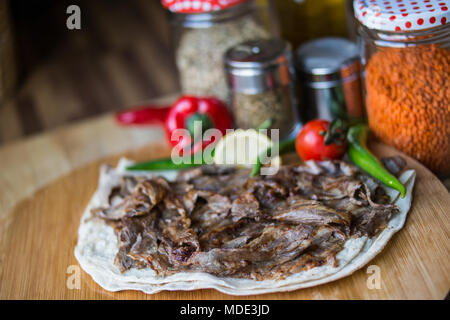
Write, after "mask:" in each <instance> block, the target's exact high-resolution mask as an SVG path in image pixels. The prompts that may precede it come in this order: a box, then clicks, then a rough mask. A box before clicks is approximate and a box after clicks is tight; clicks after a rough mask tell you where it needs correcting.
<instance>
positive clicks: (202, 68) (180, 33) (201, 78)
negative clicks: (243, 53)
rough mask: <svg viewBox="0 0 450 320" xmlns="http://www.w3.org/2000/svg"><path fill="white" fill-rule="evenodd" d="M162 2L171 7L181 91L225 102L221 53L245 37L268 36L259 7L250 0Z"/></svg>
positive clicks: (169, 0) (269, 29)
mask: <svg viewBox="0 0 450 320" xmlns="http://www.w3.org/2000/svg"><path fill="white" fill-rule="evenodd" d="M162 3H163V5H164V6H165V7H167V8H168V9H170V10H171V14H170V20H171V23H172V29H173V30H172V31H173V32H172V35H173V43H174V47H175V48H174V50H175V58H176V65H177V67H178V71H179V76H180V82H181V88H182V91H183V93H185V94H194V95H201V96H205V95H206V96H215V97H217V98H219V99H221V100H223V101H226V102H227V99H228V88H227V85H226V81H225V75H224V70H223V55H224V53H225V52H226V51H227V50H228V49H229V48H231V47H232V46H234V45H236V44H238V43H240V42H243V41H245V40H250V39H260V38H269V37H271V35H272V32H271V30H272V28H271V26H270V25H269V24H268V23H267V21H265V20H264V21H263V15H262V12H261V10H262V9H261V8H260V7H257V6H256V5H255V4H254V2H253V0H246V1H243V0H220V1H219V0H196V1H186V0H183V1H181V0H180V1H177V0H163V1H162ZM264 17H267V14H266V15H264ZM266 20H267V19H266Z"/></svg>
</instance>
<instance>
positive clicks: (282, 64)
mask: <svg viewBox="0 0 450 320" xmlns="http://www.w3.org/2000/svg"><path fill="white" fill-rule="evenodd" d="M225 69H226V72H227V80H228V84H229V87H230V91H231V92H230V96H231V99H230V100H231V103H230V106H231V109H232V112H233V116H234V121H235V124H236V125H237V127H239V128H242V129H250V128H258V127H259V126H260V125H261V124H263V123H264V122H266V121H267V120H270V121H271V126H270V129H279V130H280V131H279V138H280V139H284V138H287V137H290V136H294V135H295V134H296V133H297V132H298V130H299V126H300V125H299V118H298V99H297V92H298V91H297V84H296V80H295V69H294V63H293V55H292V48H291V45H290V44H289V43H288V42H286V41H284V40H281V39H267V40H250V41H246V42H243V43H240V44H238V45H237V46H235V47H233V48H231V49H229V50H228V51H227V53H226V54H225ZM269 132H270V131H269Z"/></svg>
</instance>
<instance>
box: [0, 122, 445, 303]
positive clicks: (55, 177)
mask: <svg viewBox="0 0 450 320" xmlns="http://www.w3.org/2000/svg"><path fill="white" fill-rule="evenodd" d="M164 141H165V136H164V131H163V130H162V129H161V128H160V127H157V126H155V127H147V128H142V127H141V128H123V127H119V126H117V125H116V124H115V122H114V119H113V117H112V115H105V116H101V117H98V118H93V119H91V120H88V121H85V122H81V123H78V124H74V125H71V126H68V127H65V128H61V129H57V130H54V131H51V132H48V133H44V134H41V135H38V136H35V137H32V138H30V139H28V140H23V141H20V142H16V143H12V144H7V145H5V146H2V147H0V298H3V299H5V298H6V299H9V298H13V299H15V298H19V299H37V298H44V299H58V298H59V299H230V298H233V297H232V296H227V295H224V294H221V293H219V292H217V291H215V290H196V291H192V292H162V293H160V294H156V295H144V294H142V293H140V292H120V293H109V292H107V291H105V290H103V289H102V288H101V287H99V286H98V285H97V284H96V283H94V282H93V281H92V279H91V278H90V277H89V276H87V275H86V274H85V273H84V272H82V274H83V276H82V279H83V281H82V288H81V289H80V290H69V289H68V288H67V286H66V280H67V276H68V275H67V272H66V271H67V270H66V269H67V266H68V265H77V262H76V259H75V258H74V256H73V248H74V245H75V243H76V237H77V235H76V230H77V228H78V223H79V219H80V217H81V214H82V211H83V207H84V206H85V205H86V204H87V201H88V200H89V197H90V196H91V194H92V192H93V191H94V189H95V182H96V179H97V177H98V171H97V170H98V166H99V164H100V162H101V159H104V158H108V159H109V161H113V160H114V161H115V160H117V158H118V155H120V154H124V153H125V152H127V151H129V150H139V151H138V152H136V151H135V152H134V154H133V153H131V155H132V156H133V155H134V156H135V157H136V159H139V158H142V157H158V156H160V155H161V154H162V153H164V152H166V153H167V152H168V149H167V147H164ZM373 147H374V151H375V152H376V153H377V154H382V155H392V154H395V153H397V151H395V150H393V149H392V148H389V147H387V146H384V145H381V144H377V145H374V146H373ZM112 159H113V160H112ZM407 161H408V167H410V168H414V169H416V171H417V174H418V177H417V182H416V188H415V197H414V203H413V207H412V210H411V211H410V213H409V217H408V220H407V223H406V226H405V228H404V229H403V230H401V231H400V232H399V234H397V235H395V236H394V237H393V239H391V242H390V243H389V245H388V246H387V248H386V249H385V250H384V251H383V252H382V253H381V254H380V255H379V256H377V257H376V258H375V259H374V260H373V261H372V262H371V263H370V264H375V265H378V266H380V268H381V270H382V274H381V279H382V288H381V289H380V290H369V289H368V288H367V285H366V281H367V277H368V276H369V275H368V274H367V270H366V268H363V269H361V270H359V271H358V272H356V273H355V274H354V275H352V276H350V277H347V278H344V279H342V280H338V281H336V282H333V283H330V284H326V285H322V286H319V287H317V288H310V289H305V290H297V291H294V292H289V293H280V294H269V295H262V296H252V297H248V298H260V299H384V298H387V299H403V298H407V299H443V298H444V297H445V296H446V295H447V292H448V289H449V288H450V261H449V259H448V257H449V256H450V247H449V244H450V241H449V240H450V230H449V228H450V220H449V219H450V215H449V211H450V197H449V193H448V191H447V190H446V189H445V187H444V186H443V185H442V183H441V182H440V181H439V180H438V179H437V178H436V177H435V176H434V175H433V174H432V173H431V172H430V171H428V170H427V169H425V168H424V167H423V166H421V165H420V164H419V163H418V162H416V161H414V160H412V159H410V158H407ZM81 186H86V187H85V188H84V187H81ZM56 192H59V194H61V198H60V199H59V200H58V201H56V202H52V199H53V198H54V194H55V193H56ZM71 202H73V203H71ZM68 207H70V208H71V209H68ZM66 211H67V212H66ZM63 214H66V216H64V215H63ZM41 215H42V216H41ZM47 227H48V228H50V229H46V228H47ZM21 239H24V240H23V241H21ZM42 268H44V269H45V270H42ZM47 268H48V269H49V270H52V271H51V272H50V271H49V270H47ZM43 272H44V273H43ZM244 298H246V297H244Z"/></svg>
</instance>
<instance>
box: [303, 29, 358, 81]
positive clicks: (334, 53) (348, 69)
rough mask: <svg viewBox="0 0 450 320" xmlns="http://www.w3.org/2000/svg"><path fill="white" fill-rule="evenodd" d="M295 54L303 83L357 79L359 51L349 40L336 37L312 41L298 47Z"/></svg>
mask: <svg viewBox="0 0 450 320" xmlns="http://www.w3.org/2000/svg"><path fill="white" fill-rule="evenodd" d="M296 54H297V68H298V69H299V72H300V76H301V78H302V81H303V82H306V83H320V82H332V83H335V82H340V81H342V80H345V79H346V78H349V77H352V76H353V77H359V71H360V58H359V50H358V47H357V46H356V44H355V43H353V42H352V41H350V40H347V39H344V38H336V37H329V38H321V39H317V40H312V41H309V42H307V43H305V44H303V45H302V46H300V47H299V48H298V49H297V52H296ZM330 85H331V83H330Z"/></svg>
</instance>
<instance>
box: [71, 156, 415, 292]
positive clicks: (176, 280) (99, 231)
mask: <svg viewBox="0 0 450 320" xmlns="http://www.w3.org/2000/svg"><path fill="white" fill-rule="evenodd" d="M130 163H131V162H130V161H128V160H126V159H122V160H120V162H119V164H118V166H117V168H116V169H112V170H111V169H110V170H106V167H103V168H102V169H101V172H100V178H99V186H98V189H97V191H96V192H95V194H94V195H93V197H92V199H91V201H90V202H89V204H88V206H87V208H86V210H85V212H84V214H83V216H82V218H81V223H80V228H79V231H78V243H77V246H76V247H75V257H76V258H77V260H78V262H79V263H80V265H81V267H82V268H83V269H84V270H85V271H86V272H87V273H88V274H90V275H91V276H92V278H93V279H94V281H95V282H97V283H98V284H99V285H100V286H102V287H103V288H104V289H106V290H108V291H121V290H140V291H143V292H145V293H148V294H151V293H156V292H159V291H162V290H195V289H207V288H211V289H216V290H218V291H221V292H223V293H227V294H232V295H250V294H262V293H269V292H281V291H291V290H296V289H301V288H307V287H312V286H316V285H320V284H323V283H327V282H331V281H334V280H337V279H340V278H343V277H346V276H348V275H351V274H352V273H353V272H355V271H356V270H358V269H360V268H362V267H363V266H364V265H366V264H367V263H368V262H369V261H370V260H372V259H373V258H374V257H375V256H376V255H377V254H378V253H379V252H381V251H382V250H383V248H384V246H385V245H386V244H387V242H388V241H389V239H390V238H391V237H392V236H393V235H394V233H395V232H397V231H398V230H400V229H401V228H402V227H403V225H404V223H405V220H406V216H407V213H408V211H409V208H410V206H411V201H412V190H413V187H414V182H415V177H416V173H415V171H414V170H408V171H406V172H404V173H403V174H402V175H401V176H400V181H401V182H402V183H404V184H405V186H406V188H407V194H406V197H405V198H403V199H402V198H401V197H400V195H399V193H398V192H397V191H395V190H393V189H390V188H385V190H386V192H387V193H388V194H389V196H390V197H391V199H393V203H395V204H396V205H397V206H398V207H399V209H400V212H399V213H398V214H396V215H395V216H394V217H392V218H391V220H390V221H389V224H388V226H387V227H386V228H385V229H384V230H383V231H382V232H381V233H380V234H379V235H378V236H376V237H374V238H372V239H370V238H368V237H361V238H350V239H348V240H347V241H346V243H345V245H344V248H343V250H342V251H340V252H339V253H338V254H337V255H336V258H337V261H338V267H333V266H329V265H323V266H320V267H316V268H312V269H310V270H306V271H302V272H300V273H296V274H294V275H291V276H288V277H287V278H286V279H283V280H263V281H257V280H250V279H237V278H225V277H217V276H214V275H211V274H208V273H202V272H180V273H177V274H174V275H170V276H166V277H157V276H156V273H155V271H154V270H151V269H149V268H146V269H130V270H127V271H126V272H124V273H121V272H120V271H119V268H118V267H117V266H116V265H115V264H114V258H115V256H116V254H117V251H118V247H117V237H116V235H115V233H114V230H113V228H112V227H111V226H108V225H106V224H105V223H104V222H103V221H100V220H98V219H90V217H91V209H92V208H94V207H99V206H106V205H107V204H108V195H109V192H110V190H111V189H112V188H113V187H114V186H115V185H117V184H119V181H120V178H121V176H122V175H124V174H125V167H126V166H127V165H129V164H130ZM126 174H127V175H130V172H126ZM133 174H134V175H145V176H151V175H162V176H164V177H165V178H166V179H168V180H173V179H174V178H175V175H176V173H175V172H173V171H161V172H158V173H153V174H149V173H143V172H138V173H133Z"/></svg>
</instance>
